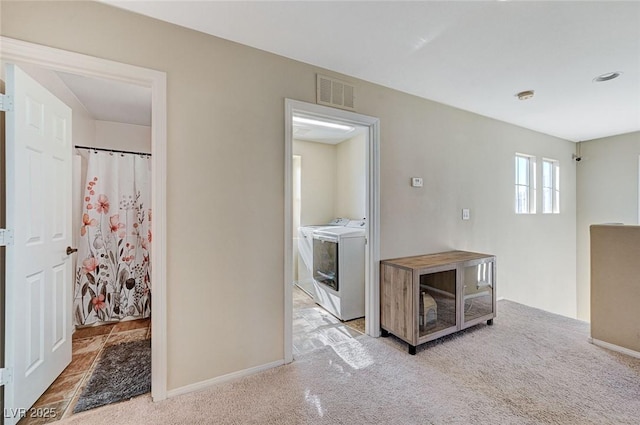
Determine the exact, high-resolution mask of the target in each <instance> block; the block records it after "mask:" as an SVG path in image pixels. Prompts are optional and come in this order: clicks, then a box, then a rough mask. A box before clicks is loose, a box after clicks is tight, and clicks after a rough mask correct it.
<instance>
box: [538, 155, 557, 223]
mask: <svg viewBox="0 0 640 425" xmlns="http://www.w3.org/2000/svg"><path fill="white" fill-rule="evenodd" d="M546 164H549V165H550V167H551V176H550V182H551V185H550V186H548V185H546V180H547V179H546V177H547V172H548V171H547V168H546V167H545V165H546ZM541 174H542V213H543V214H560V161H558V160H557V159H552V158H542V173H541ZM546 190H549V191H551V198H550V201H551V205H547V202H548V201H547V199H548V198H547V197H546V196H545V191H546Z"/></svg>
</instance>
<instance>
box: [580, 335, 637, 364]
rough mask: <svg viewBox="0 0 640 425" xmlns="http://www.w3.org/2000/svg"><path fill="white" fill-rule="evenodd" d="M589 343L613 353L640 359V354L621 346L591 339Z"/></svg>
mask: <svg viewBox="0 0 640 425" xmlns="http://www.w3.org/2000/svg"><path fill="white" fill-rule="evenodd" d="M589 342H590V343H592V344H593V345H597V346H599V347H602V348H606V349H608V350H611V351H617V352H618V353H622V354H626V355H627V356H631V357H635V358H637V359H640V352H638V351H634V350H630V349H628V348H624V347H620V346H619V345H615V344H611V343H609V342H604V341H600V340H599V339H595V338H591V337H589Z"/></svg>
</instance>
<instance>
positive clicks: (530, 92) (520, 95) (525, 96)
mask: <svg viewBox="0 0 640 425" xmlns="http://www.w3.org/2000/svg"><path fill="white" fill-rule="evenodd" d="M533 94H534V91H533V90H525V91H521V92H520V93H518V94H516V96H517V97H518V99H520V100H529V99H531V98H532V97H533Z"/></svg>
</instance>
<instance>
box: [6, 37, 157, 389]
mask: <svg viewBox="0 0 640 425" xmlns="http://www.w3.org/2000/svg"><path fill="white" fill-rule="evenodd" d="M0 60H2V61H3V62H11V63H16V64H17V65H19V64H20V63H29V64H32V65H36V66H39V67H42V68H47V69H51V70H54V71H64V72H69V73H72V74H78V75H83V76H85V77H97V78H107V79H110V80H116V81H120V82H124V83H129V84H135V85H139V86H144V87H149V88H150V89H151V107H152V112H151V114H152V120H151V121H152V123H151V153H152V157H151V161H152V162H151V167H152V169H151V187H152V192H151V197H152V200H151V208H152V210H153V221H152V223H151V226H152V232H153V241H152V251H151V263H152V264H153V265H154V266H153V268H152V271H151V282H153V292H154V295H153V297H152V298H151V302H152V305H151V311H152V314H151V323H152V325H151V332H152V338H151V348H152V354H151V355H152V359H151V395H152V397H153V400H154V401H159V400H163V399H165V398H167V305H166V304H167V296H166V293H167V281H166V276H167V266H166V264H167V241H166V236H167V221H166V216H167V215H166V210H167V179H166V176H167V101H166V99H167V80H166V79H167V77H166V73H164V72H161V71H156V70H152V69H147V68H141V67H139V66H135V65H129V64H124V63H120V62H114V61H111V60H107V59H101V58H97V57H93V56H88V55H83V54H79V53H74V52H69V51H66V50H61V49H56V48H52V47H47V46H42V45H39V44H34V43H28V42H25V41H20V40H15V39H12V38H7V37H0Z"/></svg>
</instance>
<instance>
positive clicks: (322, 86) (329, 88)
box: [316, 74, 356, 111]
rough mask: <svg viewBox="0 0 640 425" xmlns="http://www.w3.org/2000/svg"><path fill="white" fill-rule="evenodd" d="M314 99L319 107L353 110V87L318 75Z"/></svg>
mask: <svg viewBox="0 0 640 425" xmlns="http://www.w3.org/2000/svg"><path fill="white" fill-rule="evenodd" d="M316 97H317V99H316V102H317V103H318V104H320V105H326V106H334V107H336V108H342V109H348V110H350V111H353V110H355V106H356V105H355V102H354V99H355V87H354V86H352V85H351V84H349V83H347V82H345V81H341V80H337V79H335V78H331V77H326V76H324V75H320V74H318V80H317V83H316Z"/></svg>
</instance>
